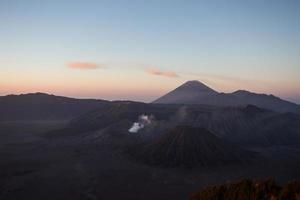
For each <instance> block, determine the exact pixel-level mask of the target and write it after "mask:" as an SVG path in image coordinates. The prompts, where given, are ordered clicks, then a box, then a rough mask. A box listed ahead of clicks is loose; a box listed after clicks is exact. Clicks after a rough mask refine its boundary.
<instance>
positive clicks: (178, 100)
mask: <svg viewBox="0 0 300 200" xmlns="http://www.w3.org/2000/svg"><path fill="white" fill-rule="evenodd" d="M216 94H218V92H216V91H215V90H213V89H211V88H209V87H208V86H206V85H205V84H203V83H201V82H200V81H196V80H194V81H187V82H186V83H184V84H183V85H181V86H179V87H178V88H176V89H175V90H173V91H171V92H169V93H167V94H166V95H164V96H162V97H160V98H159V99H157V100H156V101H154V103H175V104H185V103H188V104H193V103H197V102H198V100H199V99H202V98H206V97H207V96H211V95H216Z"/></svg>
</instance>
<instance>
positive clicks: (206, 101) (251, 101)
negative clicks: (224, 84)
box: [153, 81, 300, 113]
mask: <svg viewBox="0 0 300 200" xmlns="http://www.w3.org/2000/svg"><path fill="white" fill-rule="evenodd" d="M153 103H158V104H203V105H212V106H225V107H226V106H230V107H245V106H247V105H255V106H257V107H260V108H265V109H269V110H273V111H276V112H281V113H284V112H293V113H300V105H297V104H295V103H292V102H289V101H286V100H283V99H280V98H279V97H276V96H274V95H267V94H257V93H253V92H249V91H246V90H238V91H235V92H232V93H222V92H217V91H215V90H213V89H211V88H210V87H208V86H206V85H205V84H203V83H201V82H199V81H187V82H186V83H184V84H183V85H181V86H179V87H178V88H176V89H174V90H172V91H171V92H169V93H167V94H165V95H164V96H162V97H160V98H158V99H157V100H155V101H154V102H153Z"/></svg>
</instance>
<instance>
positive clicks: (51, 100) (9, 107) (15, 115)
mask: <svg viewBox="0 0 300 200" xmlns="http://www.w3.org/2000/svg"><path fill="white" fill-rule="evenodd" d="M107 104H109V102H108V101H103V100H92V99H73V98H68V97H61V96H54V95H49V94H44V93H31V94H21V95H7V96H3V97H0V121H4V120H56V119H71V118H74V117H77V116H79V115H81V114H83V113H85V112H88V111H91V110H93V109H95V108H98V107H102V106H104V105H107Z"/></svg>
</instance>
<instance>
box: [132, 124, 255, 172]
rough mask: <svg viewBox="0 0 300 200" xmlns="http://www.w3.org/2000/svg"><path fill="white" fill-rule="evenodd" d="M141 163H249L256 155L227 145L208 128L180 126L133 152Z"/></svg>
mask: <svg viewBox="0 0 300 200" xmlns="http://www.w3.org/2000/svg"><path fill="white" fill-rule="evenodd" d="M130 153H131V155H133V156H134V157H135V158H136V159H137V160H140V161H143V162H145V163H147V164H150V165H160V166H165V167H175V166H185V167H195V166H197V165H200V166H216V165H218V166H223V165H226V164H228V163H240V164H242V163H247V162H248V161H250V160H251V159H253V158H254V153H252V154H251V152H247V151H243V150H241V149H240V148H238V147H237V146H234V145H231V144H227V143H226V142H224V141H222V140H220V139H219V138H217V137H216V136H215V135H213V134H212V133H210V132H209V131H208V130H206V129H204V128H196V127H191V126H176V127H174V128H172V129H171V130H170V131H168V133H166V134H164V135H163V136H161V137H159V138H157V139H155V140H154V141H151V142H148V143H143V144H139V145H137V146H135V148H131V149H130Z"/></svg>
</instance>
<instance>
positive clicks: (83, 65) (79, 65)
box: [67, 62, 104, 70]
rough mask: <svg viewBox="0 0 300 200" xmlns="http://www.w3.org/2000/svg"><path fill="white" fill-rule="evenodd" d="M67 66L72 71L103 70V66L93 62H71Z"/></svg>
mask: <svg viewBox="0 0 300 200" xmlns="http://www.w3.org/2000/svg"><path fill="white" fill-rule="evenodd" d="M67 66H68V67H69V68H71V69H82V70H89V69H99V68H103V67H104V65H103V64H98V63H93V62H69V63H67Z"/></svg>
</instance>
